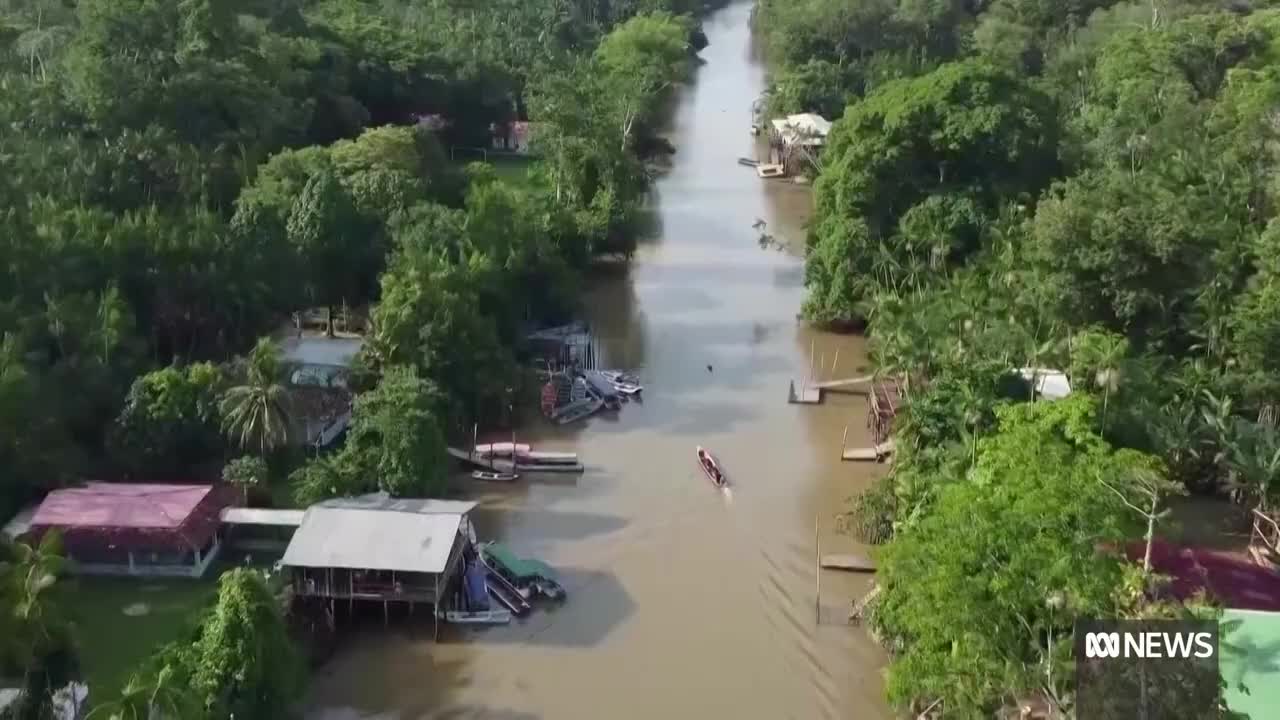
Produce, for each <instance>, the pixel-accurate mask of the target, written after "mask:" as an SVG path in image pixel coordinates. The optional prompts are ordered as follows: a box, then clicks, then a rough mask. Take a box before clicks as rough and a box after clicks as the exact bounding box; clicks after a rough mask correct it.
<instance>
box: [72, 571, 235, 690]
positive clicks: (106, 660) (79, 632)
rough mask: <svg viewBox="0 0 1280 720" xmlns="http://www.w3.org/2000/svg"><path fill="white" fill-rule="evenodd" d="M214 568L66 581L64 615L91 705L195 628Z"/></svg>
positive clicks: (213, 589)
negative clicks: (198, 574) (197, 574)
mask: <svg viewBox="0 0 1280 720" xmlns="http://www.w3.org/2000/svg"><path fill="white" fill-rule="evenodd" d="M215 570H216V568H210V572H209V573H207V574H206V576H205V578H204V579H202V580H191V579H183V578H134V577H129V578H125V577H121V578H114V577H111V578H106V577H103V578H99V577H78V578H73V579H71V580H70V581H68V582H67V587H68V589H69V591H70V592H69V593H68V599H67V613H68V615H69V618H70V620H71V621H72V622H73V623H75V630H74V634H75V638H76V643H77V646H78V648H79V652H80V663H81V669H82V671H83V673H84V677H85V681H86V682H87V683H88V685H89V692H90V696H89V702H90V704H91V705H96V704H98V703H101V702H104V701H106V700H110V699H112V698H114V697H116V696H117V695H118V694H119V693H120V690H121V688H123V687H124V684H125V683H126V682H127V681H128V680H129V677H130V676H131V675H132V674H133V673H134V672H136V671H137V670H138V669H139V668H140V667H141V666H142V664H143V663H144V662H145V661H146V660H147V658H149V657H151V655H152V654H153V653H154V652H155V651H156V650H157V649H159V648H160V647H161V646H163V645H165V644H166V643H169V642H172V641H174V640H177V639H179V638H181V637H183V636H184V635H185V634H186V633H187V632H188V631H189V630H191V629H193V628H194V627H195V622H196V619H197V618H198V617H199V613H200V611H201V610H202V609H204V608H205V607H206V606H208V605H209V604H210V603H211V602H212V601H213V599H214V597H215V596H216V594H217V576H218V573H217V572H215ZM143 608H145V612H141V613H140V611H141V610H142V609H143ZM126 610H128V612H126Z"/></svg>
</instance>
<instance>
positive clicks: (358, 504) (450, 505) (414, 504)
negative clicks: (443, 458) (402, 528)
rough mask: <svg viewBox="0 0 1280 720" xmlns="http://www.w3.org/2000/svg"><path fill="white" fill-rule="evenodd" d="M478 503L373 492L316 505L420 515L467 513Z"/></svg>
mask: <svg viewBox="0 0 1280 720" xmlns="http://www.w3.org/2000/svg"><path fill="white" fill-rule="evenodd" d="M477 504H478V503H474V502H470V501H466V500H432V499H427V498H393V497H391V496H390V495H388V494H386V493H371V494H369V495H358V496H356V497H349V498H336V499H334V500H325V501H324V502H322V503H319V504H318V505H316V506H315V507H326V508H349V509H353V510H389V511H395V512H405V513H418V514H420V515H465V514H467V513H469V512H471V510H472V509H473V508H475V506H476V505H477Z"/></svg>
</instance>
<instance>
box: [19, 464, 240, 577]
mask: <svg viewBox="0 0 1280 720" xmlns="http://www.w3.org/2000/svg"><path fill="white" fill-rule="evenodd" d="M235 499H236V492H235V490H234V489H233V488H230V487H227V486H222V485H177V484H172V485H166V484H149V483H103V482H95V483H89V484H88V485H85V486H84V487H78V488H66V489H63V490H54V491H53V492H51V493H49V495H48V496H47V497H45V499H44V502H42V503H40V507H39V508H38V509H37V510H36V512H35V515H34V516H33V517H32V518H31V526H30V529H29V530H28V533H27V534H28V535H29V536H30V537H31V538H32V539H33V540H38V539H39V538H40V537H41V536H43V535H44V534H45V533H47V532H50V531H55V530H56V531H58V532H60V533H62V537H63V545H64V547H65V549H66V552H67V556H68V557H69V558H71V559H72V560H73V561H74V562H75V569H76V570H77V571H78V572H82V573H86V574H101V575H170V576H172V575H177V576H190V577H199V576H201V575H203V574H204V571H205V570H206V569H207V568H208V567H209V564H210V563H211V562H212V561H213V559H214V558H215V557H216V556H217V555H218V551H219V550H220V548H221V545H220V540H219V537H218V528H219V525H220V524H221V519H220V516H221V513H222V510H223V509H224V508H226V507H229V506H230V505H232V504H234V502H235Z"/></svg>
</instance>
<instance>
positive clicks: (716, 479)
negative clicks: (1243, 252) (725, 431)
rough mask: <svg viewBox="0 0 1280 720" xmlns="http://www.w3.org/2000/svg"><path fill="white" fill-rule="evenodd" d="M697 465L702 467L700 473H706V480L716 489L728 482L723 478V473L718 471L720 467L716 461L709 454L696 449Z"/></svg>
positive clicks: (699, 448) (700, 448)
mask: <svg viewBox="0 0 1280 720" xmlns="http://www.w3.org/2000/svg"><path fill="white" fill-rule="evenodd" d="M698 465H701V466H702V472H704V473H706V475H707V479H708V480H710V481H711V484H712V485H715V486H716V487H724V486H725V485H727V484H728V482H729V480H728V478H726V477H725V476H724V472H722V471H721V470H720V465H719V464H718V463H716V459H715V458H714V457H712V456H711V453H709V452H707V451H706V450H703V449H702V447H701V446H699V447H698Z"/></svg>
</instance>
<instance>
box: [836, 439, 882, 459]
mask: <svg viewBox="0 0 1280 720" xmlns="http://www.w3.org/2000/svg"><path fill="white" fill-rule="evenodd" d="M892 454H893V440H886V441H884V442H882V443H880V444H879V445H874V446H872V447H866V448H841V450H840V459H841V460H851V461H855V462H859V461H860V462H883V461H884V460H885V459H887V458H888V457H889V456H890V455H892Z"/></svg>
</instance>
